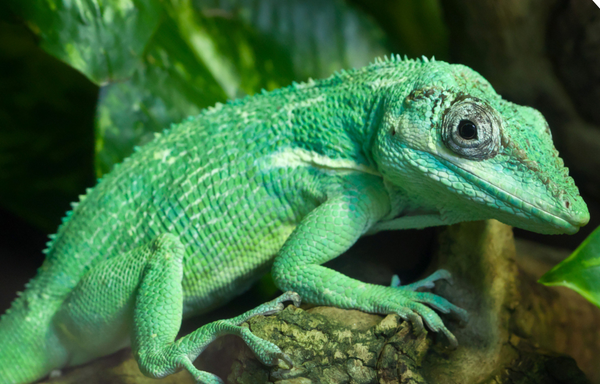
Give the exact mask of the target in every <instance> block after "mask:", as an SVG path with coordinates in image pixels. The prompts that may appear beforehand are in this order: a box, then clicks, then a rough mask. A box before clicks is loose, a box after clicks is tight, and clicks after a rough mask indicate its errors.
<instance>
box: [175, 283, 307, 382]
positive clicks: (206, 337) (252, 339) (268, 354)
mask: <svg viewBox="0 0 600 384" xmlns="http://www.w3.org/2000/svg"><path fill="white" fill-rule="evenodd" d="M286 301H292V302H293V303H294V305H295V306H299V305H300V296H299V295H298V294H297V293H295V292H285V293H284V294H282V295H280V296H279V297H277V298H275V299H274V300H271V301H269V302H267V303H264V304H262V305H259V306H258V307H256V308H254V309H252V310H250V311H248V312H245V313H243V314H242V315H240V316H237V317H234V318H231V319H226V320H217V321H213V322H212V323H209V324H206V325H204V326H202V327H200V328H198V329H197V330H195V331H194V332H192V333H190V334H189V335H187V336H184V337H183V338H181V339H180V340H178V341H177V342H176V343H175V344H177V346H176V347H175V349H176V350H177V354H181V353H183V355H179V358H178V361H179V363H180V364H181V365H182V366H183V367H185V368H186V369H187V370H188V371H189V372H190V374H191V375H192V376H193V377H194V379H195V380H196V382H197V383H199V384H221V383H223V381H222V380H221V379H220V378H219V377H217V376H216V375H213V374H212V373H209V372H205V371H200V370H198V369H197V368H196V367H195V366H194V365H193V364H192V361H194V360H195V359H196V357H198V355H200V353H201V352H202V351H203V350H204V349H205V348H206V347H207V346H208V345H209V344H210V343H211V342H212V341H213V340H215V339H216V338H217V337H219V336H222V335H226V334H230V335H237V336H239V337H241V338H242V339H243V340H244V341H245V342H246V344H247V345H248V347H249V348H250V349H251V350H252V351H253V352H254V354H255V355H256V356H257V357H258V359H259V360H260V361H261V362H262V363H263V364H265V365H276V364H278V363H280V362H282V363H283V364H284V366H286V368H291V367H292V366H293V362H292V360H291V359H290V358H289V356H287V355H286V354H285V353H283V352H282V351H281V349H280V348H279V347H278V346H276V345H275V344H273V343H271V342H270V341H267V340H264V339H261V338H260V337H258V336H256V335H254V334H253V333H252V332H251V331H250V329H249V328H247V327H244V326H241V324H242V323H243V322H245V321H246V320H248V319H250V318H251V317H254V316H257V315H270V314H274V313H276V312H279V311H281V310H282V309H283V308H284V307H283V303H284V302H286ZM171 353H172V352H171Z"/></svg>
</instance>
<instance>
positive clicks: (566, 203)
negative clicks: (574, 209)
mask: <svg viewBox="0 0 600 384" xmlns="http://www.w3.org/2000/svg"><path fill="white" fill-rule="evenodd" d="M565 207H567V209H569V208H570V207H571V203H569V202H568V201H565Z"/></svg>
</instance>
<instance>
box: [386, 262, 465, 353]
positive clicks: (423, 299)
mask: <svg viewBox="0 0 600 384" xmlns="http://www.w3.org/2000/svg"><path fill="white" fill-rule="evenodd" d="M444 272H445V271H444ZM385 288H386V294H385V297H378V298H376V300H377V302H378V303H379V305H381V306H382V307H383V308H384V310H385V312H386V313H396V314H398V315H399V316H400V317H401V318H402V319H404V320H407V321H410V322H411V324H412V326H413V329H414V331H415V333H416V334H420V333H421V332H422V331H423V329H424V324H425V325H426V326H427V328H429V329H430V330H432V331H433V332H441V333H443V334H444V335H445V336H446V338H447V339H448V341H449V343H450V347H451V348H453V349H454V348H456V347H457V346H458V342H457V340H456V337H454V335H453V334H452V333H451V332H450V331H449V330H448V328H446V326H445V325H444V322H443V321H442V319H441V318H440V316H439V315H438V314H437V313H436V312H435V311H434V310H433V309H435V310H437V311H439V312H441V313H444V314H450V315H452V316H454V317H456V318H458V319H459V320H460V321H461V322H464V323H466V322H467V321H468V314H467V311H465V310H464V309H462V308H459V307H457V306H456V305H454V304H452V303H450V302H449V301H448V300H446V299H444V298H442V297H440V296H437V295H434V294H433V293H430V292H416V291H414V290H412V289H410V288H409V289H407V290H404V289H398V287H385ZM400 288H401V287H400ZM432 308H433V309H432Z"/></svg>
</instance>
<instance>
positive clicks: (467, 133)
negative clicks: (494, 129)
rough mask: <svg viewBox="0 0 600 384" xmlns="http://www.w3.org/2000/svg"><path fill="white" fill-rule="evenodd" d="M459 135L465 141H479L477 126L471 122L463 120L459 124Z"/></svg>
mask: <svg viewBox="0 0 600 384" xmlns="http://www.w3.org/2000/svg"><path fill="white" fill-rule="evenodd" d="M458 134H459V135H460V137H462V138H463V139H465V140H473V139H477V126H476V125H475V123H473V122H472V121H471V120H461V121H460V123H458Z"/></svg>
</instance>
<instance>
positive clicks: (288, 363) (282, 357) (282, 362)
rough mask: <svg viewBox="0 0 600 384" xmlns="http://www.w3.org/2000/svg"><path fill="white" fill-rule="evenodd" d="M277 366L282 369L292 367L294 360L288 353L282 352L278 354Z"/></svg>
mask: <svg viewBox="0 0 600 384" xmlns="http://www.w3.org/2000/svg"><path fill="white" fill-rule="evenodd" d="M277 366H278V367H279V368H281V369H292V368H293V367H294V362H293V361H292V359H291V358H290V357H289V356H288V355H287V354H285V353H283V352H281V353H279V354H277Z"/></svg>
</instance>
